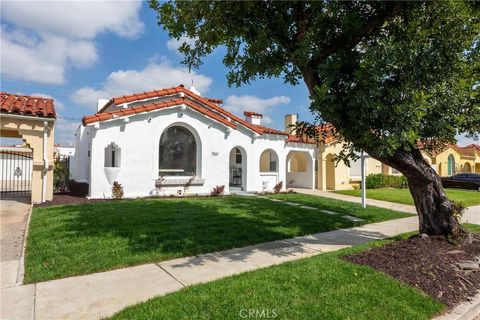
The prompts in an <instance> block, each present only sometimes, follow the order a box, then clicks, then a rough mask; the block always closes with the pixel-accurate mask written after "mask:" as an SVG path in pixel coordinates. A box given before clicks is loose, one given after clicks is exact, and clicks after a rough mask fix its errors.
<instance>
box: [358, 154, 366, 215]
mask: <svg viewBox="0 0 480 320" xmlns="http://www.w3.org/2000/svg"><path fill="white" fill-rule="evenodd" d="M360 165H361V166H362V170H361V172H362V182H361V184H362V208H366V207H367V190H366V189H365V154H364V152H363V150H362V152H361V153H360Z"/></svg>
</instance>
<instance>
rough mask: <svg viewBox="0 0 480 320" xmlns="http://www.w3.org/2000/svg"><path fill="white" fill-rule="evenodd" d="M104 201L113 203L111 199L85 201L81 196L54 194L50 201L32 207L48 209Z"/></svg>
mask: <svg viewBox="0 0 480 320" xmlns="http://www.w3.org/2000/svg"><path fill="white" fill-rule="evenodd" d="M105 201H114V200H111V199H87V198H85V197H81V196H75V195H71V194H68V193H62V194H54V195H53V200H52V201H45V202H43V203H37V204H35V205H34V207H36V208H37V207H38V208H40V207H50V206H61V205H66V204H86V203H97V202H105Z"/></svg>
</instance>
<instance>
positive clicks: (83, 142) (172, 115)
mask: <svg viewBox="0 0 480 320" xmlns="http://www.w3.org/2000/svg"><path fill="white" fill-rule="evenodd" d="M124 119H125V118H123V117H122V118H119V119H115V120H112V121H104V122H99V123H97V124H96V125H89V126H87V127H86V128H85V129H80V130H79V131H80V132H79V134H77V141H76V146H77V152H76V154H75V157H74V158H75V160H76V161H75V162H76V164H75V169H73V170H72V176H73V177H74V179H75V180H78V181H83V179H85V176H88V177H89V178H88V180H89V181H88V182H89V183H90V197H92V198H103V197H110V196H111V185H110V183H109V182H108V180H107V175H106V170H105V168H104V164H105V162H104V157H105V147H106V146H107V145H109V144H110V143H112V142H114V143H115V144H116V145H118V147H119V148H120V149H121V151H120V152H121V165H120V169H119V170H118V175H117V176H116V177H115V179H114V180H116V181H118V182H119V183H120V184H122V185H123V188H124V195H125V197H142V196H148V195H153V194H155V180H156V179H157V178H158V177H159V174H158V163H159V143H160V137H161V135H162V133H163V131H164V130H165V129H166V128H168V127H169V126H172V125H180V126H184V127H186V128H188V129H189V130H190V131H191V132H192V133H193V134H194V135H195V137H196V139H197V153H198V159H197V178H198V179H203V180H204V183H203V184H202V185H198V186H197V185H194V186H191V187H190V189H189V191H188V193H191V194H195V193H198V194H208V193H210V191H211V190H212V189H213V188H214V187H215V186H217V185H225V190H226V192H227V193H228V191H229V172H230V171H229V168H230V151H231V150H232V148H234V147H241V148H243V150H244V151H245V154H246V156H245V157H244V159H243V161H245V162H246V172H245V174H244V176H245V178H246V181H245V183H244V184H245V187H246V191H262V189H263V183H262V182H263V181H268V188H267V190H268V191H271V189H272V188H273V186H274V183H273V182H275V183H277V182H279V181H283V182H284V184H283V187H284V188H285V185H286V157H287V154H288V152H290V151H291V150H307V151H308V152H309V153H310V154H311V155H312V158H314V157H313V154H314V150H315V146H313V145H303V144H286V143H285V136H281V135H260V136H258V135H255V134H254V133H253V132H252V131H250V130H248V129H246V128H244V127H243V126H241V125H238V127H237V129H231V128H229V127H226V126H225V125H223V124H219V123H217V122H215V121H214V120H213V119H210V118H208V117H206V116H205V115H203V114H200V113H198V112H196V111H195V110H192V109H190V108H188V107H187V108H182V107H180V106H176V107H172V108H168V109H161V110H156V111H153V112H148V113H140V114H137V115H132V116H130V117H128V119H129V120H128V122H125V121H124ZM95 127H97V128H95ZM90 144H91V157H90V158H88V157H87V156H86V155H87V153H88V149H89V146H90ZM265 149H272V150H274V151H275V152H276V153H277V156H278V159H279V161H278V172H277V173H276V174H273V175H272V174H271V173H262V175H260V172H259V168H260V155H261V154H262V152H263V151H264V150H265ZM88 163H91V165H90V168H91V169H90V168H88V167H89V166H88ZM84 168H86V170H87V175H86V174H85V172H84V170H83V169H84ZM107 171H108V169H107ZM88 172H89V173H90V174H88ZM165 179H166V180H169V179H179V177H172V178H169V177H165ZM186 179H188V177H186ZM310 180H312V182H311V183H312V184H313V178H310ZM178 189H180V190H182V189H183V185H178V186H168V187H167V186H165V187H163V189H162V191H163V192H162V193H164V194H176V193H177V191H178Z"/></svg>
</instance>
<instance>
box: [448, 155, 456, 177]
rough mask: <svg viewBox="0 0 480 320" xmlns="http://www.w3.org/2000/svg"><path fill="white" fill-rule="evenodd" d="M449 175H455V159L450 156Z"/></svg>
mask: <svg viewBox="0 0 480 320" xmlns="http://www.w3.org/2000/svg"><path fill="white" fill-rule="evenodd" d="M447 174H448V175H449V176H451V175H453V174H455V158H454V157H453V155H452V154H451V155H449V156H448V172H447Z"/></svg>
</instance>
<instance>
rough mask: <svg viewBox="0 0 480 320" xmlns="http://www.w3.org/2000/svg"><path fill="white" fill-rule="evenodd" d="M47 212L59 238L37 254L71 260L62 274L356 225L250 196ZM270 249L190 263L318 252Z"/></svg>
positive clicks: (287, 245)
mask: <svg viewBox="0 0 480 320" xmlns="http://www.w3.org/2000/svg"><path fill="white" fill-rule="evenodd" d="M43 210H45V211H43V212H38V213H40V214H39V215H38V216H37V220H39V219H42V220H43V221H40V220H39V221H38V223H41V224H42V225H43V226H44V227H45V228H47V229H49V230H48V234H49V235H51V237H52V238H51V239H49V241H42V242H41V243H37V245H36V246H35V248H34V250H31V251H30V252H29V253H30V254H32V255H35V252H43V253H44V254H46V256H51V257H52V256H55V255H56V258H57V259H56V260H57V264H60V265H61V264H65V265H63V266H59V267H61V268H62V269H63V270H64V271H61V272H60V273H62V276H68V275H73V274H82V273H85V271H82V268H84V267H82V265H89V264H90V265H89V267H88V268H89V271H88V272H92V270H95V271H102V270H108V269H112V268H117V267H122V266H127V265H135V264H141V263H147V262H159V261H163V260H169V259H175V258H179V257H185V256H195V255H198V254H201V253H208V252H216V251H221V250H227V249H232V248H241V247H245V246H249V245H254V244H259V243H264V242H270V241H275V240H281V239H288V238H293V237H297V236H304V235H309V234H314V233H319V232H325V231H329V230H335V229H341V228H349V227H352V226H353V225H354V223H352V222H351V221H345V220H344V219H343V218H341V217H339V216H328V215H325V214H323V213H321V212H320V211H315V210H308V209H302V208H299V207H292V206H288V205H285V204H282V203H275V202H272V201H269V200H266V199H259V198H244V197H223V198H188V199H162V200H157V199H149V200H135V201H118V202H105V203H96V204H92V205H81V206H63V207H55V208H54V207H51V208H48V209H43ZM33 234H35V231H33ZM370 236H373V238H376V237H377V236H378V235H370ZM44 240H45V239H44ZM69 246H71V248H72V249H71V250H70V248H69ZM79 246H81V247H82V248H81V254H79V255H77V254H76V252H75V251H74V250H78V249H75V248H78V247H79ZM262 246H263V247H262ZM270 246H273V247H270V248H269V244H265V245H260V246H256V247H254V248H251V249H247V250H243V251H242V250H232V251H231V252H228V253H225V254H224V255H220V256H218V253H216V254H212V255H208V256H202V257H193V258H189V259H187V260H186V261H183V262H182V263H186V264H192V265H195V264H197V265H198V264H202V263H205V262H206V261H216V260H217V259H220V258H221V259H227V260H230V261H245V260H246V259H248V258H249V257H250V256H251V255H252V254H254V253H258V252H267V253H268V254H269V255H272V256H277V257H285V256H292V257H293V256H298V255H302V254H306V253H308V252H309V251H310V252H311V250H310V249H308V248H306V247H304V246H301V245H299V244H292V243H287V242H280V243H275V244H271V245H270ZM275 246H277V247H275ZM32 249H33V248H32ZM66 252H71V256H70V257H61V259H59V255H62V254H63V255H65V253H66ZM66 264H68V265H69V266H68V267H67V266H66ZM65 273H68V274H65Z"/></svg>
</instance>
